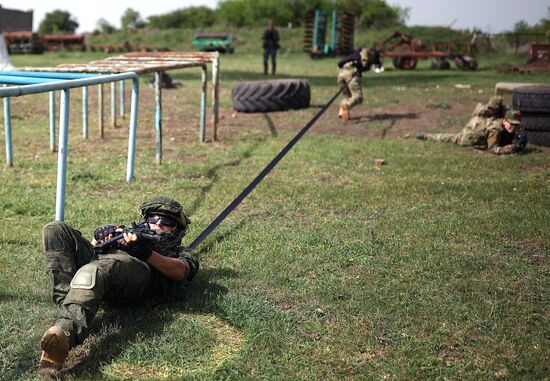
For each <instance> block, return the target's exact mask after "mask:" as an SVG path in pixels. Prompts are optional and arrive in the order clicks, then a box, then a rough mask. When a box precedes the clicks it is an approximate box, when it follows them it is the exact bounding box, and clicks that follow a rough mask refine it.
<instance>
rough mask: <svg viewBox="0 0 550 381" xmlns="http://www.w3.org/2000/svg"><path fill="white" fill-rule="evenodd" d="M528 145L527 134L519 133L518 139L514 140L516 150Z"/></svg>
mask: <svg viewBox="0 0 550 381" xmlns="http://www.w3.org/2000/svg"><path fill="white" fill-rule="evenodd" d="M526 145H527V135H525V134H517V135H516V141H515V142H514V151H515V152H519V151H521V150H522V149H524V148H525V146H526Z"/></svg>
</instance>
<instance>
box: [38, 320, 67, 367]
mask: <svg viewBox="0 0 550 381" xmlns="http://www.w3.org/2000/svg"><path fill="white" fill-rule="evenodd" d="M69 336H70V334H69V333H67V332H65V331H64V330H63V329H62V328H61V327H60V326H57V325H54V326H51V327H50V328H49V329H48V330H47V331H46V332H45V333H44V335H43V336H42V339H41V340H40V348H42V356H41V357H40V365H39V373H40V374H41V375H42V376H45V377H48V376H51V375H52V374H54V373H55V372H56V371H59V370H61V368H62V367H63V363H64V362H65V360H66V359H67V356H68V355H69V350H70V349H71V343H70V337H69Z"/></svg>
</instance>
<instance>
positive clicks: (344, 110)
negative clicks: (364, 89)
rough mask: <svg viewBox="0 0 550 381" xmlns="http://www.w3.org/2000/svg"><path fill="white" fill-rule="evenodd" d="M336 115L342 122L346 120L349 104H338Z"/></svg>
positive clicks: (347, 118)
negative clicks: (338, 108)
mask: <svg viewBox="0 0 550 381" xmlns="http://www.w3.org/2000/svg"><path fill="white" fill-rule="evenodd" d="M338 117H339V118H340V119H342V120H343V121H344V122H347V121H348V120H349V106H348V105H347V103H343V104H342V105H341V106H340V111H339V112H338Z"/></svg>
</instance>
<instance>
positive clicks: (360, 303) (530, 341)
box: [0, 53, 550, 380]
mask: <svg viewBox="0 0 550 381" xmlns="http://www.w3.org/2000/svg"><path fill="white" fill-rule="evenodd" d="M99 57H100V55H99V54H91V53H85V54H82V53H57V54H48V55H42V56H13V57H12V61H13V63H14V64H15V65H18V66H25V65H33V66H40V65H52V66H53V65H56V64H58V63H61V62H87V61H89V60H92V59H96V58H99ZM260 59H261V58H260V57H259V54H257V55H253V54H244V53H243V54H239V53H237V54H233V55H229V56H223V57H222V61H221V86H222V88H221V99H220V101H221V120H220V129H219V141H217V142H211V141H210V142H208V143H199V142H198V137H197V134H198V120H199V108H198V105H199V88H198V87H199V82H200V71H199V70H196V69H193V70H182V71H177V72H174V73H173V77H174V79H175V80H177V81H179V82H180V83H181V86H180V87H179V88H177V89H175V90H167V91H165V93H164V97H163V100H164V104H165V114H164V161H163V164H162V165H161V166H157V165H155V141H154V126H153V123H154V110H153V107H154V94H153V91H152V89H151V88H150V87H149V86H147V84H146V79H144V80H143V81H142V86H141V97H140V111H139V112H140V115H139V127H138V146H137V147H138V148H137V154H136V180H135V181H133V182H131V183H126V182H125V180H124V178H125V166H126V144H127V143H126V141H127V134H128V131H127V124H128V120H127V119H121V120H119V124H120V126H121V127H120V128H116V129H113V128H107V130H106V137H105V139H104V140H101V139H99V138H98V137H97V136H96V135H95V133H94V132H95V130H94V126H96V123H97V120H96V119H95V118H96V115H95V112H92V114H91V116H90V126H92V129H91V132H90V138H89V140H88V141H84V140H83V138H82V137H81V124H80V118H81V116H80V112H79V110H80V92H79V91H73V92H72V97H71V98H72V102H73V103H72V109H71V127H70V129H71V131H70V137H69V162H68V176H67V200H66V212H65V221H66V222H68V223H70V224H72V225H74V226H75V227H77V228H79V229H80V230H81V231H82V233H83V235H84V236H87V237H91V234H92V231H93V229H94V228H95V227H97V226H98V225H101V224H104V223H109V222H111V223H121V224H122V223H124V224H128V223H130V222H132V221H135V220H136V219H137V218H138V211H137V206H138V205H139V203H140V202H141V201H142V200H144V199H145V198H146V197H149V196H152V195H156V194H164V195H167V196H171V197H173V198H175V199H177V200H179V201H180V202H181V203H182V204H183V205H184V208H185V210H186V212H187V214H188V215H189V216H190V218H191V220H192V225H191V229H190V232H189V234H188V236H187V237H186V238H184V243H186V244H189V243H190V242H191V241H192V240H193V239H194V238H195V237H196V236H197V235H198V234H199V233H200V232H201V231H202V229H204V228H205V227H206V226H207V225H208V224H209V223H210V222H211V221H212V220H213V219H214V218H215V217H216V216H217V214H218V213H219V212H221V210H222V209H223V208H225V206H227V205H228V204H229V203H230V202H231V201H232V200H233V198H234V197H235V196H236V195H237V194H238V193H239V192H240V191H241V190H242V189H243V188H244V187H245V186H246V185H248V183H249V182H250V181H251V180H252V179H253V178H254V177H255V176H256V175H257V174H258V173H259V171H260V170H261V169H263V167H264V166H265V165H266V164H267V163H268V162H269V161H270V160H271V159H272V158H273V156H275V155H276V154H277V153H278V152H279V150H280V149H281V148H282V147H283V146H284V145H285V144H286V142H288V141H289V140H290V139H291V138H292V137H293V136H294V134H295V133H296V132H297V131H298V130H299V129H300V128H301V127H302V126H303V125H304V124H305V123H307V122H308V121H309V120H310V119H311V117H312V116H313V115H314V114H315V113H316V112H317V111H318V110H319V107H318V106H320V105H322V104H323V103H324V102H326V101H327V100H328V99H329V98H330V97H331V96H332V95H333V94H334V93H335V92H336V91H337V87H336V84H335V81H336V80H335V75H336V72H335V62H336V59H326V60H319V61H309V59H307V58H306V57H305V55H302V54H282V55H280V57H279V74H278V75H277V78H307V79H308V80H309V81H310V83H311V86H312V105H313V106H312V107H311V108H310V109H307V110H298V111H290V112H281V113H272V114H266V115H250V114H247V115H242V114H235V113H233V111H232V110H231V86H232V83H233V82H234V81H237V80H248V79H260V78H263V75H262V74H261V62H260ZM504 62H512V63H520V62H521V59H520V58H517V57H504V58H503V57H498V58H497V57H493V58H490V59H480V66H481V70H480V71H478V72H463V71H458V70H456V69H454V68H453V69H452V70H449V71H444V72H443V71H432V70H429V69H428V67H429V62H423V63H422V64H421V65H420V67H419V69H417V70H415V71H410V72H401V71H393V70H388V71H386V72H385V73H383V74H381V75H375V74H371V73H368V74H366V75H365V77H364V83H365V87H364V88H365V94H366V100H365V103H364V104H363V105H361V106H359V107H357V108H356V109H354V110H353V111H354V112H353V114H352V116H355V119H354V120H352V122H351V123H350V124H349V125H343V124H342V123H341V122H339V121H338V118H337V117H336V111H337V106H336V105H333V106H332V107H331V108H330V109H329V111H328V112H327V113H326V114H325V115H324V116H323V117H322V118H321V120H320V121H319V122H318V125H316V126H314V128H313V129H312V131H311V133H309V134H308V135H306V136H305V137H304V138H303V139H302V140H301V141H300V142H299V143H298V144H297V145H296V147H295V148H294V149H293V150H292V151H291V152H290V153H289V154H288V155H287V156H286V157H285V159H284V160H283V161H282V162H281V163H280V164H279V165H278V166H277V167H276V169H275V170H274V171H273V172H272V173H271V174H270V175H269V176H268V177H267V178H266V179H265V180H264V181H263V182H262V183H261V184H260V185H259V186H258V188H257V189H256V190H254V192H253V193H252V194H251V195H250V196H249V197H248V198H247V199H246V200H245V201H244V202H243V203H242V204H241V205H240V206H239V207H238V208H237V209H236V210H235V211H234V212H233V213H232V214H231V215H230V216H229V217H228V218H227V220H225V221H224V222H223V223H222V224H221V225H220V226H219V227H218V229H217V230H216V231H214V233H213V234H212V235H210V236H209V237H208V239H207V240H206V241H204V242H203V244H202V245H201V246H199V248H198V251H197V252H198V254H199V256H200V258H201V266H202V268H201V270H200V272H199V274H198V275H197V277H196V278H195V280H194V281H193V282H192V283H191V284H190V285H189V286H188V287H187V288H186V289H185V291H183V292H182V293H181V298H180V301H179V302H177V303H173V304H169V305H163V306H161V307H158V308H156V309H154V310H152V311H148V310H144V309H143V308H141V307H131V308H126V309H105V310H100V313H99V315H98V318H97V320H96V324H95V326H94V328H93V334H92V335H91V337H90V338H89V339H88V340H87V341H86V343H85V344H84V345H82V346H80V347H77V348H75V349H74V350H73V351H72V352H71V355H70V357H69V359H68V362H67V364H66V367H65V368H64V372H63V376H62V377H63V379H66V380H98V379H105V380H180V379H181V380H219V379H229V380H243V379H244V380H294V379H299V380H371V379H372V380H378V379H384V380H434V379H449V380H491V379H492V380H497V379H503V380H508V379H510V380H543V379H548V378H549V377H550V369H549V363H550V361H549V356H550V350H549V337H550V330H549V326H550V325H549V298H548V296H549V295H550V293H549V291H550V287H549V278H548V277H549V275H550V273H549V271H550V266H549V263H548V256H549V250H550V192H549V189H550V150H549V149H548V148H544V147H536V146H532V145H528V153H527V154H525V155H514V156H503V157H496V156H492V155H489V154H486V153H482V152H479V151H475V150H472V149H469V148H464V147H459V146H453V145H446V144H435V143H434V144H429V143H427V142H422V141H417V140H414V139H412V140H411V139H402V138H403V136H404V135H405V134H407V133H409V134H410V133H412V134H414V132H416V131H419V130H443V131H458V130H460V126H461V125H462V124H463V123H464V122H465V121H466V120H467V119H468V116H469V113H470V112H471V110H472V109H473V107H474V106H475V103H476V102H477V101H484V100H486V99H487V98H488V97H489V95H490V94H491V93H492V91H493V88H494V85H495V83H496V82H499V81H510V82H544V81H546V82H547V81H548V77H547V74H542V73H541V74H533V75H529V76H519V75H516V76H505V75H503V74H499V73H498V72H497V71H496V68H497V67H498V65H500V64H501V63H504ZM388 64H389V63H388ZM170 74H172V73H170ZM457 84H461V85H467V86H462V87H457V86H456V85H457ZM90 94H91V97H92V99H91V101H90V104H91V105H93V106H92V109H93V110H95V104H96V103H95V100H94V99H95V98H94V97H95V96H96V94H95V91H90ZM47 99H48V98H47V95H44V94H43V95H36V96H26V97H21V98H14V99H12V124H13V132H12V135H13V147H14V166H13V168H6V167H4V168H3V169H2V171H1V172H0V182H1V184H2V185H1V186H0V210H1V211H2V215H3V217H2V221H3V223H4V229H2V231H1V233H0V253H1V254H0V379H5V380H32V379H35V378H36V368H37V363H38V358H39V354H40V351H39V347H38V341H39V339H40V337H41V335H42V334H43V332H44V331H45V330H46V329H47V328H48V327H49V326H50V325H51V324H52V322H53V320H54V319H55V316H56V307H55V306H54V305H53V304H52V303H51V302H50V290H49V287H50V285H49V280H48V278H47V276H46V274H45V273H44V271H43V268H42V254H41V243H40V229H41V227H42V226H43V225H44V224H45V223H47V222H49V221H51V220H52V219H53V218H54V215H55V189H56V181H55V179H56V169H57V155H56V154H53V153H51V152H49V137H48V103H47ZM507 101H508V102H509V99H508V98H507ZM442 104H446V105H447V106H448V108H438V107H437V105H442ZM429 105H435V106H434V107H432V108H430V107H427V106H429ZM107 114H108V113H107ZM268 127H270V128H269V129H268ZM1 140H2V143H3V142H4V135H2V138H1ZM376 158H383V159H385V161H386V165H383V166H376V165H375V164H374V159H376ZM3 160H4V159H3Z"/></svg>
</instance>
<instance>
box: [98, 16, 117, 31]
mask: <svg viewBox="0 0 550 381" xmlns="http://www.w3.org/2000/svg"><path fill="white" fill-rule="evenodd" d="M96 25H97V30H98V32H99V33H105V34H111V33H113V32H114V31H115V30H116V28H115V27H114V26H113V25H112V24H111V23H110V22H109V21H107V20H105V19H104V18H100V19H99V20H97V24H96Z"/></svg>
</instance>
